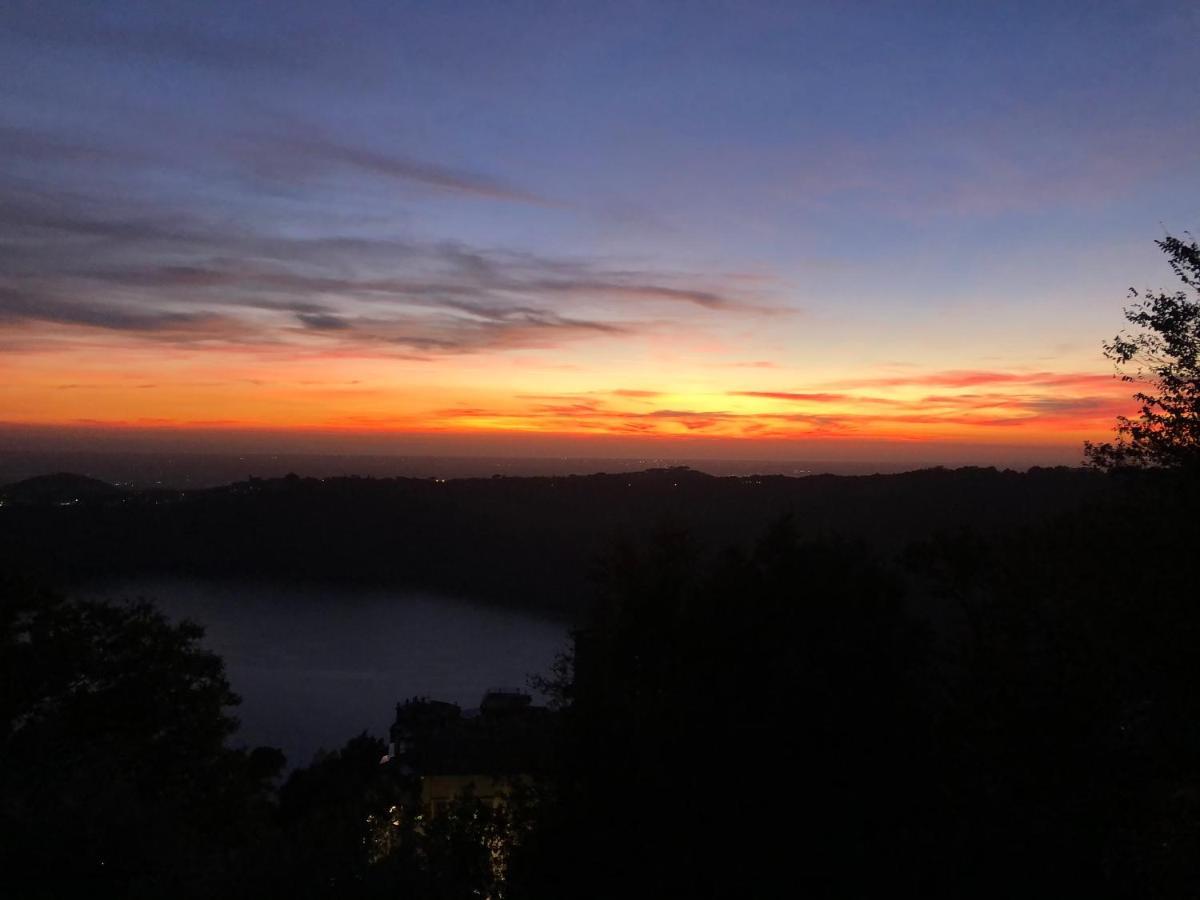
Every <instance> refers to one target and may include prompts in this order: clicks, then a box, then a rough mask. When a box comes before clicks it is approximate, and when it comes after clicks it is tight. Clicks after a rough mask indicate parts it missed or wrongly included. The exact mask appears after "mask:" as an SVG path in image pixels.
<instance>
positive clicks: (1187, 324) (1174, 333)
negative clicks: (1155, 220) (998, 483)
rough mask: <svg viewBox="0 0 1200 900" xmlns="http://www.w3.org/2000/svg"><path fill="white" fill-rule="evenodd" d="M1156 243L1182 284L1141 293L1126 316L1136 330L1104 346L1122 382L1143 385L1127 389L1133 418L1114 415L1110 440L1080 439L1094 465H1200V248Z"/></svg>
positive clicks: (1170, 239)
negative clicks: (1131, 391) (1113, 435)
mask: <svg viewBox="0 0 1200 900" xmlns="http://www.w3.org/2000/svg"><path fill="white" fill-rule="evenodd" d="M1156 243H1157V244H1158V246H1159V247H1161V248H1162V250H1163V252H1164V253H1166V254H1167V256H1168V257H1170V265H1171V269H1172V270H1173V271H1174V272H1175V274H1176V275H1177V276H1178V277H1179V279H1180V281H1182V282H1183V284H1184V286H1185V289H1184V290H1180V291H1176V292H1175V293H1172V294H1168V293H1157V294H1148V295H1147V296H1145V297H1143V298H1139V300H1138V302H1137V303H1135V304H1134V305H1133V306H1130V307H1127V308H1126V309H1125V318H1126V319H1127V320H1128V321H1129V323H1130V324H1131V325H1134V326H1136V327H1137V328H1138V329H1140V330H1139V331H1136V332H1133V333H1131V332H1128V331H1123V332H1121V333H1120V334H1118V335H1117V336H1116V337H1115V338H1113V339H1112V340H1111V341H1109V342H1108V343H1106V344H1105V345H1104V355H1105V356H1107V357H1108V358H1109V359H1111V360H1112V361H1113V362H1114V363H1116V365H1117V368H1118V371H1120V372H1121V373H1122V375H1121V377H1122V380H1124V381H1128V382H1131V383H1139V384H1144V385H1146V387H1145V389H1143V390H1140V391H1138V392H1137V393H1136V394H1134V395H1133V396H1134V399H1135V400H1137V401H1138V402H1139V403H1140V404H1141V409H1140V411H1139V415H1138V417H1137V418H1136V419H1131V418H1128V417H1126V416H1118V417H1117V428H1116V431H1117V439H1116V440H1115V441H1113V442H1111V443H1104V444H1093V443H1092V442H1090V441H1088V442H1086V443H1085V444H1084V454H1085V456H1086V458H1087V461H1088V463H1089V464H1090V465H1092V466H1094V467H1096V468H1100V469H1106V470H1111V469H1120V468H1171V469H1192V470H1194V469H1197V468H1200V246H1197V244H1196V242H1195V241H1190V242H1189V241H1183V240H1180V239H1178V238H1174V237H1167V238H1165V239H1164V240H1161V241H1157V242H1156ZM1131 295H1132V296H1134V297H1137V296H1138V294H1137V292H1136V291H1131Z"/></svg>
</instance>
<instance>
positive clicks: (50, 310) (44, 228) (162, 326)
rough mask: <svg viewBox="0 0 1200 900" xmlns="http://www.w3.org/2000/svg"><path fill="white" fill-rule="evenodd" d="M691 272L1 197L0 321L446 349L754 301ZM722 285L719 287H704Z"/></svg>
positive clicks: (32, 195) (536, 341)
mask: <svg viewBox="0 0 1200 900" xmlns="http://www.w3.org/2000/svg"><path fill="white" fill-rule="evenodd" d="M697 280H698V278H697V276H694V275H691V276H689V275H681V274H679V273H673V272H657V271H654V270H652V269H629V268H622V267H616V266H611V265H608V264H607V263H605V262H603V261H600V260H588V259H580V258H552V257H544V256H536V255H532V254H525V253H512V252H506V251H500V250H492V249H483V248H475V247H470V246H467V245H463V244H460V243H447V242H439V243H428V242H425V243H423V242H419V241H412V240H399V239H391V240H389V239H383V238H361V237H356V236H354V235H348V236H342V235H336V234H334V235H326V236H306V237H291V236H288V235H286V234H282V233H280V232H278V231H275V230H272V229H268V228H265V227H262V226H258V227H252V226H251V225H250V224H248V223H241V224H234V225H225V224H224V223H220V222H216V221H212V220H211V219H208V218H206V217H204V216H202V215H199V214H197V213H195V212H186V211H184V212H178V211H175V210H170V211H168V210H166V209H163V208H161V207H159V206H157V205H155V204H147V203H144V202H139V201H137V200H131V199H120V198H114V199H113V200H112V202H109V203H104V202H103V201H101V200H100V199H99V198H91V197H80V196H73V195H70V194H57V195H56V194H39V193H36V192H32V191H29V190H19V191H13V190H9V191H4V189H3V185H2V184H0V289H3V291H4V294H3V297H2V298H0V327H3V326H9V327H11V326H13V325H17V324H20V323H30V322H42V323H50V324H60V325H62V324H69V325H73V326H79V327H93V328H98V329H104V330H107V331H125V332H128V333H129V334H130V335H131V336H137V335H146V334H156V335H157V338H158V339H166V338H167V337H168V336H169V335H171V334H179V335H180V336H181V339H186V340H188V341H193V340H195V339H196V337H197V335H198V334H199V333H201V332H204V333H205V339H208V340H220V339H227V340H229V341H231V342H235V343H239V344H247V343H252V342H254V341H256V340H257V341H261V342H264V343H279V342H283V343H297V342H300V343H301V344H302V343H303V341H302V336H303V335H308V336H309V338H311V339H321V340H322V341H323V344H324V346H325V348H326V349H328V348H329V346H330V342H331V341H332V342H335V343H336V346H337V347H338V348H339V349H341V350H344V351H346V352H347V353H359V354H363V353H377V354H379V355H385V356H388V355H395V354H396V353H398V352H402V351H400V350H398V349H397V348H406V349H407V350H409V351H417V352H419V353H422V354H432V355H445V354H454V353H471V352H481V351H484V350H488V349H509V348H521V347H543V348H551V347H554V346H556V345H557V344H558V343H561V342H563V341H573V340H580V339H585V338H605V337H614V336H621V335H629V334H634V333H638V332H640V331H647V330H650V329H656V328H661V327H664V326H666V325H668V324H669V323H670V322H671V321H672V319H673V317H674V316H675V315H676V313H677V311H678V310H679V309H680V308H681V307H682V308H689V307H699V308H700V309H702V310H704V311H705V312H706V314H712V315H720V314H725V313H746V312H747V311H752V310H753V309H754V308H755V305H756V301H754V300H751V299H747V298H743V297H741V296H735V295H733V294H730V293H727V292H726V291H725V290H723V289H720V288H715V287H702V286H698V285H697V284H696V283H695V282H696V281H697ZM713 280H716V281H720V279H719V278H717V279H713Z"/></svg>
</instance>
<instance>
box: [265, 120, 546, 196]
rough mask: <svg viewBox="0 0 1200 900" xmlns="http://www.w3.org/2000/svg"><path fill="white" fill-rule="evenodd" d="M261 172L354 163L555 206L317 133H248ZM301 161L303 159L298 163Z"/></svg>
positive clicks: (492, 182) (446, 187)
mask: <svg viewBox="0 0 1200 900" xmlns="http://www.w3.org/2000/svg"><path fill="white" fill-rule="evenodd" d="M247 141H248V142H249V144H250V146H251V147H253V148H255V149H254V151H253V158H254V161H255V162H256V163H257V167H258V170H259V171H260V172H270V171H275V172H276V173H277V174H279V175H286V174H287V173H293V174H294V173H295V172H296V171H297V170H298V169H307V170H309V171H311V170H312V169H313V168H314V167H328V168H341V169H349V170H353V171H358V172H362V173H366V174H369V175H376V176H380V177H382V178H385V179H389V180H393V181H399V182H405V183H410V184H417V185H422V186H424V187H429V188H435V189H437V190H441V191H448V192H451V193H456V194H464V195H467V196H471V197H477V198H481V199H485V200H502V201H507V202H512V203H529V204H533V205H536V206H554V205H557V204H554V203H552V202H551V201H550V200H548V199H547V198H545V197H541V196H539V195H537V194H534V193H532V192H530V191H524V190H521V189H519V188H514V187H511V186H510V185H507V184H504V183H503V182H501V181H499V180H498V179H495V178H491V177H489V176H487V175H481V174H478V173H474V172H467V171H464V170H461V169H452V168H448V167H446V166H441V165H438V164H437V163H432V162H427V161H424V160H418V159H413V158H410V157H406V156H403V155H401V154H397V153H388V152H383V151H379V150H374V149H370V148H367V147H360V146H355V145H353V144H347V143H341V142H338V141H333V140H329V139H327V138H324V137H319V136H315V135H308V136H299V135H293V136H288V135H276V136H270V137H267V138H261V137H248V138H247ZM297 164H299V165H297Z"/></svg>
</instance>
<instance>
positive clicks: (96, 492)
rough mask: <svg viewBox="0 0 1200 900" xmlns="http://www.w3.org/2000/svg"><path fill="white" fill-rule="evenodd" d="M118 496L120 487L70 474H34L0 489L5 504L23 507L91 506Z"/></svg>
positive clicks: (0, 496)
mask: <svg viewBox="0 0 1200 900" xmlns="http://www.w3.org/2000/svg"><path fill="white" fill-rule="evenodd" d="M122 493H123V492H122V491H121V489H120V488H117V487H114V486H113V485H111V484H109V483H108V482H106V481H100V480H99V479H97V478H89V477H88V476H86V475H75V474H73V473H71V472H56V473H54V474H52V475H38V476H36V477H34V478H26V479H25V480H24V481H17V482H14V483H12V484H6V485H4V486H3V487H0V499H2V500H4V501H6V502H7V503H13V504H21V505H27V506H66V505H72V504H76V503H92V502H95V501H97V500H112V499H115V498H117V497H119V496H121V494H122Z"/></svg>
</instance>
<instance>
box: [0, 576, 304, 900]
mask: <svg viewBox="0 0 1200 900" xmlns="http://www.w3.org/2000/svg"><path fill="white" fill-rule="evenodd" d="M202 635H203V629H201V628H200V627H199V626H197V625H194V624H192V623H189V622H184V623H181V624H178V625H175V624H172V623H170V622H168V621H167V620H166V619H165V618H163V616H162V615H160V614H159V613H158V612H157V611H156V610H155V609H154V607H153V606H151V605H150V604H148V603H140V602H139V603H131V604H115V603H104V602H96V601H82V600H65V599H63V598H62V597H60V596H58V595H56V594H53V593H50V592H46V591H42V590H37V589H32V588H30V587H29V586H27V585H24V584H21V583H18V582H17V581H15V580H13V579H2V578H0V798H2V801H0V856H2V857H3V867H4V873H5V874H4V880H5V886H6V887H8V888H9V889H11V890H13V891H14V896H22V897H62V896H68V895H71V894H74V893H76V892H80V891H86V893H88V895H90V896H98V897H107V896H120V897H141V896H147V897H162V896H177V897H179V896H197V895H198V896H215V895H219V894H220V893H221V891H222V889H223V887H222V886H223V885H225V884H228V882H229V881H230V880H236V874H235V873H234V870H235V869H237V867H238V866H239V865H241V863H242V862H243V861H244V858H245V855H246V851H247V849H248V847H249V846H250V844H251V842H252V839H253V836H254V833H255V829H256V827H258V826H262V825H265V823H266V822H267V819H268V818H269V810H268V807H267V800H266V793H267V787H268V782H269V780H270V779H271V778H273V777H274V776H275V775H277V774H278V772H279V770H280V769H281V768H282V764H283V759H282V754H280V753H278V752H277V751H266V750H260V751H256V752H253V753H246V752H242V751H235V750H230V749H228V748H227V747H226V746H225V739H226V738H227V737H228V736H229V735H230V734H231V733H232V732H233V731H234V729H235V728H236V726H237V721H236V720H235V719H234V718H232V717H231V716H230V715H229V713H228V710H229V708H230V707H231V706H232V705H234V704H236V703H237V702H238V698H237V697H236V695H234V694H233V693H232V692H231V690H230V688H229V684H228V682H227V681H226V680H225V675H224V670H223V665H222V662H221V659H220V657H218V656H216V655H214V654H212V653H210V652H208V651H207V650H205V649H203V647H201V646H200V644H199V641H200V638H201V637H202Z"/></svg>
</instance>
